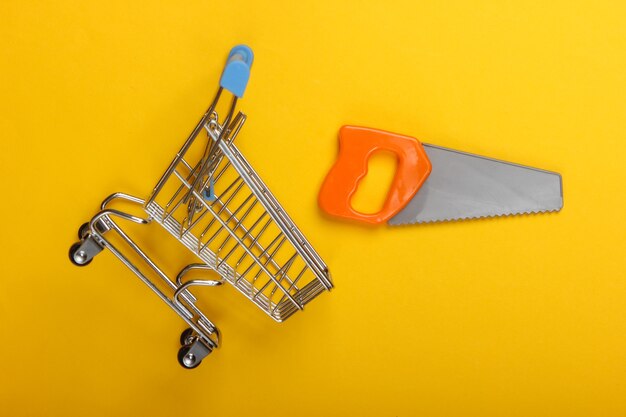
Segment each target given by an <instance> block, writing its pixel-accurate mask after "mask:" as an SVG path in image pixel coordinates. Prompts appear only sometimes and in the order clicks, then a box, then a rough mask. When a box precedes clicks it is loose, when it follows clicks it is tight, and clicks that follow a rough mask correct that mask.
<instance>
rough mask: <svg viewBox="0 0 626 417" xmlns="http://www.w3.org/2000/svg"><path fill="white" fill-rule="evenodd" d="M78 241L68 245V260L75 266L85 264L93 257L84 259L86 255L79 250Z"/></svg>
mask: <svg viewBox="0 0 626 417" xmlns="http://www.w3.org/2000/svg"><path fill="white" fill-rule="evenodd" d="M78 249H80V243H74V244H73V245H72V246H71V247H70V254H69V255H70V261H72V263H73V264H74V265H76V266H87V265H89V264H90V263H91V261H93V259H89V260H86V259H87V257H86V255H85V254H84V253H83V252H79V251H78Z"/></svg>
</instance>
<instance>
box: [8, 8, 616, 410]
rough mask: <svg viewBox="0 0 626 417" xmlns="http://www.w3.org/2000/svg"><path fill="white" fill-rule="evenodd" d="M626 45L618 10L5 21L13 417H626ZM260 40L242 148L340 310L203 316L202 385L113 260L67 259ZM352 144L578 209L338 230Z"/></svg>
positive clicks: (148, 298)
mask: <svg viewBox="0 0 626 417" xmlns="http://www.w3.org/2000/svg"><path fill="white" fill-rule="evenodd" d="M175 3H177V4H175ZM625 20H626V6H624V3H623V2H621V1H609V0H596V1H572V0H568V1H564V0H558V1H491V0H477V1H447V2H434V1H419V2H416V1H387V2H384V1H382V2H381V1H372V2H359V1H282V2H261V1H257V2H253V1H239V0H235V1H216V2H209V1H202V2H199V1H186V2H152V3H148V2H141V3H140V2H129V1H103V2H95V1H87V2H79V1H74V2H72V1H57V2H44V1H41V2H35V1H17V0H4V1H2V2H1V3H0V138H1V139H0V151H1V154H0V175H1V180H0V181H1V182H0V193H1V196H2V199H3V201H2V203H1V204H0V207H1V208H0V219H1V221H2V226H1V227H0V237H1V242H2V255H1V262H0V265H1V266H0V268H1V271H2V276H1V278H0V332H1V335H2V339H1V343H0V361H1V362H0V384H1V386H0V415H3V416H5V415H6V416H15V417H17V416H74V415H75V416H85V415H90V416H111V415H150V416H173V415H182V414H183V413H185V414H187V413H193V414H195V415H215V416H244V415H261V416H286V415H302V416H309V415H310V416H333V415H342V416H347V415H355V416H364V415H372V416H417V415H420V416H431V417H434V416H507V417H508V416H551V417H553V416H568V417H572V416H624V415H626V260H625V253H626V244H625V236H626V221H625V220H624V215H625V214H626V213H625V210H624V206H625V203H626V197H625V193H624V191H625V185H624V184H625V181H626V164H624V155H626V138H625V132H626V75H625V74H626V71H625V69H626V26H625V25H624V21H625ZM240 42H245V43H248V44H249V45H250V46H251V47H252V48H253V49H254V51H255V53H256V60H255V62H254V66H253V72H252V78H251V81H250V85H249V88H248V90H247V92H246V97H245V99H244V100H243V101H242V102H241V109H242V110H243V111H244V112H246V113H247V114H248V115H249V121H248V123H247V124H246V126H245V127H244V130H243V131H242V134H241V135H240V137H239V138H238V142H239V146H240V149H241V150H242V152H243V153H244V154H245V155H246V156H247V158H248V159H249V160H250V162H251V163H252V164H253V166H254V167H255V168H256V170H257V171H258V172H259V173H260V175H261V176H262V177H263V178H264V180H265V181H266V183H267V184H268V185H269V186H270V188H271V189H272V190H273V192H274V193H275V195H276V196H277V197H278V198H279V200H280V201H281V203H283V205H284V206H285V207H286V208H287V210H288V212H289V213H290V214H291V215H292V217H293V218H294V219H295V221H296V223H297V224H298V225H299V226H300V227H301V229H302V230H303V231H304V233H305V234H306V235H307V236H308V237H309V238H310V240H311V242H312V243H313V244H314V246H315V247H316V248H317V249H318V251H319V252H320V254H321V255H322V257H323V258H324V259H325V261H326V262H327V263H328V264H329V266H330V269H331V272H332V273H333V277H334V280H335V284H336V289H335V290H334V291H333V292H332V293H330V294H323V295H322V296H320V297H319V298H318V299H316V300H315V301H314V302H312V303H311V304H310V305H309V306H308V307H307V308H306V310H305V312H303V313H298V314H297V315H296V316H294V317H293V318H291V319H290V320H288V321H287V322H285V323H283V324H280V325H279V324H275V323H274V322H273V321H271V320H270V319H269V318H268V317H266V316H265V315H264V314H263V313H261V312H260V311H257V310H256V308H255V307H254V306H253V305H252V304H251V303H249V302H248V301H247V300H245V299H244V297H242V296H240V294H238V293H236V291H235V290H234V289H232V288H230V287H228V288H221V289H211V290H209V291H207V292H206V295H207V297H206V299H207V301H206V303H205V304H204V305H205V307H206V309H207V312H208V315H209V317H211V318H212V319H214V320H215V321H216V323H217V324H218V325H219V327H220V328H221V330H222V332H223V333H224V343H223V347H222V348H221V349H219V350H218V351H216V352H215V353H214V354H213V355H212V356H211V357H209V358H207V359H206V360H205V361H204V363H203V364H202V365H201V366H200V367H199V368H198V369H196V370H195V371H191V372H189V371H185V370H183V369H182V368H181V367H180V366H179V365H178V363H177V362H176V360H175V353H176V350H177V348H178V341H177V339H178V335H179V332H180V331H181V330H182V329H183V328H184V326H183V322H182V321H181V320H180V319H179V318H178V317H177V316H176V315H175V314H173V313H172V312H171V311H169V310H168V309H167V308H166V307H165V305H164V304H163V303H162V302H161V301H160V300H159V299H158V298H157V297H156V296H154V295H153V294H152V293H151V292H150V291H149V290H148V289H147V288H146V287H145V286H144V285H143V284H142V283H141V282H140V281H139V280H138V279H137V278H136V277H135V276H134V275H132V273H131V272H130V271H128V270H127V269H126V268H125V267H124V266H123V265H122V264H121V263H120V262H119V261H118V260H117V259H116V258H114V257H113V256H112V254H111V253H108V252H105V253H103V254H101V255H99V256H98V257H97V258H96V259H95V260H94V262H93V263H92V264H91V265H90V266H88V267H87V268H84V269H81V268H76V267H74V266H72V265H71V264H70V262H69V261H68V259H67V250H68V247H69V246H70V244H71V243H73V241H74V240H75V238H76V237H75V233H76V229H77V227H78V226H79V225H80V224H81V223H82V222H83V221H86V220H87V219H89V218H90V216H91V215H93V214H94V213H95V210H96V208H97V206H98V204H99V202H100V200H101V199H102V198H103V197H105V196H106V195H107V194H109V193H111V192H114V191H126V192H129V193H134V194H138V195H140V196H146V195H147V193H148V192H149V191H150V190H151V189H152V187H153V185H154V183H155V182H156V180H157V179H158V177H159V175H160V174H161V173H162V172H163V170H164V169H165V168H166V166H167V164H168V163H169V161H170V160H171V158H172V157H173V156H174V154H175V152H176V151H177V149H178V147H179V146H180V144H181V143H182V141H183V140H184V138H185V137H186V134H187V133H188V132H189V131H190V130H191V128H192V127H193V126H194V124H195V123H196V121H197V120H198V118H199V117H200V115H201V114H202V112H203V111H204V110H205V108H206V107H207V105H208V103H209V100H210V99H211V98H212V95H213V93H214V91H215V86H216V83H217V80H218V77H219V74H220V71H221V68H222V65H223V63H224V60H225V56H226V54H227V52H228V50H229V49H230V47H231V46H232V45H234V44H236V43H240ZM348 123H349V124H359V125H366V126H371V127H377V128H381V129H386V130H391V131H395V132H400V133H405V134H409V135H413V136H416V137H417V138H420V139H421V140H423V141H425V142H431V143H437V144H440V145H443V146H447V147H452V148H457V149H463V150H466V151H470V152H475V153H479V154H484V155H488V156H493V157H496V158H500V159H505V160H510V161H514V162H518V163H523V164H527V165H531V166H536V167H540V168H544V169H550V170H554V171H558V172H560V173H561V174H562V175H563V180H564V192H565V208H564V209H563V211H562V212H560V213H558V214H548V215H536V216H519V217H514V218H498V219H492V220H480V221H471V222H457V223H446V224H436V225H426V226H421V227H405V228H390V227H385V226H382V227H377V228H368V227H363V226H359V225H355V224H347V223H342V222H339V221H334V220H332V219H329V218H326V217H324V216H323V215H321V213H320V212H319V210H318V208H317V206H316V196H317V192H318V189H319V185H320V183H321V181H322V179H323V177H324V175H325V173H326V171H327V170H328V168H329V167H330V166H331V164H332V161H333V159H334V157H335V154H336V147H337V139H336V135H337V131H338V129H339V127H340V126H341V125H342V124H348ZM155 227H156V226H155ZM166 244H169V243H166ZM172 247H173V248H176V247H177V246H175V244H174V246H172ZM172 257H173V256H172Z"/></svg>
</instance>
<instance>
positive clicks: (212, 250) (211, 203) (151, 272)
mask: <svg viewBox="0 0 626 417" xmlns="http://www.w3.org/2000/svg"><path fill="white" fill-rule="evenodd" d="M252 59H253V54H252V51H251V50H250V48H248V47H246V46H243V45H242V46H237V47H235V48H233V49H232V50H231V52H230V54H229V57H228V61H227V64H226V66H225V68H224V71H223V73H222V77H221V79H220V87H219V89H218V90H217V93H216V95H215V98H214V99H213V102H212V103H211V105H210V107H209V109H208V110H207V112H206V113H205V115H204V116H203V117H202V119H201V120H200V122H199V123H198V125H197V126H196V128H195V129H194V130H193V132H192V133H191V135H190V136H189V138H188V139H187V140H186V141H185V143H184V145H183V147H182V148H181V149H180V151H179V152H178V154H177V155H176V157H175V158H174V160H173V161H172V163H171V164H170V166H169V167H168V169H167V171H165V174H164V175H163V176H162V177H161V179H160V180H159V182H158V183H157V185H156V187H155V188H154V190H153V191H152V194H151V195H150V196H149V197H148V199H147V200H143V199H141V198H137V197H133V196H130V195H127V194H123V193H116V194H113V195H111V196H109V197H107V198H106V199H105V200H104V201H103V202H102V205H101V210H100V211H99V212H98V213H97V214H96V215H95V216H94V217H93V218H92V219H91V221H90V222H88V223H85V224H84V225H83V226H81V228H80V229H79V238H80V241H79V242H78V243H75V244H74V245H73V246H72V247H71V248H70V252H69V255H70V260H71V261H72V262H73V263H74V264H76V265H79V266H85V265H87V264H89V263H90V262H91V260H92V259H93V257H94V256H95V255H97V254H98V253H99V252H100V251H102V250H103V249H105V248H106V249H109V250H110V251H111V252H113V254H114V255H115V256H117V257H118V258H119V259H120V260H121V261H122V262H123V263H124V264H125V265H126V266H127V267H128V268H129V269H130V270H131V271H133V272H134V273H135V274H136V275H137V276H138V277H139V278H140V279H141V280H142V281H143V282H144V283H145V284H146V285H147V286H148V287H150V289H152V290H153V291H154V292H155V293H156V294H157V295H158V296H159V297H160V298H161V299H162V300H163V301H165V303H166V304H167V305H169V306H170V307H171V308H172V309H173V310H174V311H175V312H176V313H178V314H179V315H180V316H181V317H182V318H183V320H185V322H186V323H187V325H188V328H187V329H186V330H185V331H183V333H182V334H181V337H180V342H181V348H180V350H179V352H178V361H179V362H180V364H181V365H182V366H183V367H185V368H195V367H196V366H198V365H199V364H200V362H201V361H202V359H204V358H205V357H206V356H207V355H208V354H209V353H211V351H212V350H213V349H215V348H217V347H218V346H219V344H220V333H219V331H218V329H217V327H216V326H215V325H214V324H213V323H212V322H211V321H210V320H209V319H208V318H207V317H206V315H205V314H204V313H203V312H202V310H201V309H200V307H199V306H198V303H197V301H198V300H197V294H195V295H194V293H193V292H192V289H194V287H198V286H218V285H221V284H222V283H223V282H228V283H230V284H231V285H233V286H234V287H235V288H236V289H237V290H239V291H240V292H241V293H242V294H243V295H245V296H246V297H247V298H248V299H250V300H251V301H252V302H254V303H255V304H256V305H257V306H258V307H259V308H260V309H261V310H263V311H265V312H266V313H267V314H268V315H269V316H270V317H272V318H273V319H274V320H276V321H278V322H281V321H283V320H285V319H287V318H288V317H289V316H291V315H292V314H293V313H295V312H296V311H298V310H302V308H303V307H304V305H305V304H307V303H308V302H309V301H311V300H312V299H313V298H315V297H316V296H317V295H318V294H320V293H322V292H323V291H325V290H330V289H331V288H332V286H333V284H332V281H331V278H330V274H329V272H328V268H327V267H326V264H325V263H324V261H322V259H321V258H320V256H319V255H318V254H317V252H316V251H315V250H314V249H313V247H312V246H311V244H310V243H309V242H308V241H307V240H306V238H305V237H304V235H303V234H302V233H301V232H300V230H299V229H298V228H297V227H296V225H295V224H294V223H293V221H292V220H291V218H290V217H289V216H288V215H287V213H286V212H285V210H284V209H283V208H282V207H281V206H280V204H279V203H278V201H277V200H276V198H274V196H273V195H272V193H271V192H270V191H269V189H268V188H267V186H266V185H265V184H264V183H263V181H262V180H261V178H260V177H259V176H258V175H257V174H256V172H255V171H254V169H252V167H251V166H250V164H249V163H248V161H246V159H245V158H244V157H243V155H242V154H241V153H240V152H239V150H238V149H237V147H236V146H235V144H234V143H233V142H234V140H235V138H236V137H237V135H238V134H239V132H240V131H241V127H242V126H243V124H244V122H245V120H246V116H245V115H244V114H243V113H241V112H238V113H237V114H236V115H235V116H234V117H233V115H234V114H235V108H236V104H237V99H238V98H241V97H242V96H243V93H244V90H245V87H246V85H247V82H248V78H249V75H250V67H251V65H252ZM224 90H227V91H229V92H230V93H232V100H231V101H230V104H229V105H228V106H227V110H226V112H225V114H226V116H225V117H223V118H222V117H220V116H219V115H218V113H217V110H218V108H221V106H223V105H224V104H223V103H224V102H226V103H227V102H228V100H224V99H222V100H220V98H221V97H222V95H223V94H222V93H223V92H224ZM114 201H125V202H126V203H131V204H134V205H137V206H138V207H141V208H142V209H143V211H139V210H138V211H139V212H141V214H139V215H138V214H130V213H128V212H126V211H121V210H119V209H115V208H112V203H113V202H114ZM128 222H134V223H139V224H150V223H158V224H160V225H161V226H162V227H163V228H165V230H167V231H168V232H169V233H170V234H171V235H172V236H174V237H175V238H176V239H177V240H178V241H179V242H181V243H182V244H183V245H184V246H185V247H187V249H189V250H190V251H191V252H193V254H195V256H196V258H197V262H195V263H191V264H187V265H186V266H185V267H184V268H182V269H181V270H180V272H179V273H178V274H177V275H176V276H175V277H174V278H172V277H171V276H168V274H167V273H166V272H165V269H164V268H163V267H162V266H159V264H158V263H157V261H156V260H155V259H153V258H152V257H149V256H148V255H147V254H146V252H145V251H144V250H142V249H141V248H140V246H139V245H138V244H137V243H136V242H135V241H134V240H133V239H131V238H130V237H129V235H128V233H127V231H124V230H123V228H122V226H123V225H127V226H128V225H129V223H128ZM126 229H128V228H126ZM114 241H115V242H116V243H114ZM119 242H121V243H119ZM197 270H201V271H202V270H204V271H207V270H209V271H214V272H216V273H217V275H216V274H215V273H214V274H213V276H216V277H218V278H217V279H190V278H189V275H191V274H190V272H192V271H197ZM170 275H171V274H170Z"/></svg>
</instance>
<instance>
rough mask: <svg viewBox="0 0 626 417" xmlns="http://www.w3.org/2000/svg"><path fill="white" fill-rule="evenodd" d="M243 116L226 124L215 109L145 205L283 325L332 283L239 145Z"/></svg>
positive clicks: (147, 209)
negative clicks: (237, 144)
mask: <svg viewBox="0 0 626 417" xmlns="http://www.w3.org/2000/svg"><path fill="white" fill-rule="evenodd" d="M245 119H246V116H245V115H244V114H243V113H241V112H239V113H238V114H237V116H236V117H235V118H234V119H233V120H232V121H230V117H227V118H225V121H224V124H220V123H219V121H218V115H217V112H216V111H215V110H212V111H211V114H210V117H209V118H208V120H207V122H206V123H204V124H203V129H202V132H199V133H198V134H197V135H196V136H195V137H194V136H192V137H190V138H189V140H188V141H187V143H185V145H184V146H183V148H182V149H181V151H180V152H179V153H178V154H177V156H176V158H175V159H174V161H173V162H172V164H171V165H170V168H169V169H168V171H167V172H166V173H165V175H164V176H163V177H162V179H161V181H159V184H158V185H157V187H155V191H154V192H153V194H152V196H151V197H150V198H149V199H148V201H147V203H146V206H145V209H146V211H147V212H148V213H149V214H150V216H151V217H152V218H153V220H154V221H156V222H158V223H159V224H161V225H162V226H163V227H164V228H165V229H166V230H167V231H168V232H170V233H171V234H172V235H173V236H174V237H176V238H177V239H178V240H179V241H180V242H182V243H183V244H184V245H185V246H186V247H187V248H188V249H189V250H190V251H192V252H193V253H194V254H195V255H197V256H198V257H199V258H200V259H201V260H202V261H203V262H204V263H205V264H206V265H207V266H209V267H211V268H212V269H214V270H215V271H216V272H217V273H218V274H219V275H220V276H222V277H223V278H224V279H225V280H226V281H228V282H229V283H231V284H232V285H233V286H234V287H235V288H237V289H238V290H239V291H240V292H241V293H242V294H244V295H245V296H246V297H247V298H248V299H250V300H251V301H253V302H254V303H255V304H256V305H257V306H258V307H260V308H261V309H262V310H263V311H265V312H266V313H267V314H268V315H270V317H272V318H273V319H274V320H276V321H279V322H280V321H283V320H285V319H286V318H288V317H289V316H291V315H292V314H293V313H295V312H296V311H298V310H301V309H302V308H303V307H304V305H305V304H306V303H307V302H309V301H310V300H311V299H313V298H314V297H315V296H316V295H318V294H319V293H321V292H323V291H325V290H329V289H330V288H332V282H331V279H330V274H329V272H328V268H327V267H326V265H325V264H324V262H323V261H322V260H321V258H320V257H319V255H318V254H317V253H316V252H315V250H314V249H313V248H312V246H311V245H310V244H309V242H308V241H307V240H306V239H305V237H304V236H303V234H302V233H301V232H300V230H299V229H298V228H297V227H296V225H295V224H294V223H293V221H292V220H291V218H290V217H289V216H288V215H287V213H286V212H285V210H284V209H283V208H282V207H281V206H280V204H279V203H278V201H277V200H276V198H274V196H273V195H272V193H271V192H270V191H269V189H268V188H267V186H266V185H265V184H264V183H263V181H262V180H261V178H260V177H259V176H258V175H257V174H256V172H255V171H254V169H253V168H252V167H251V165H250V164H249V163H248V162H247V161H246V159H245V158H244V157H243V155H242V154H241V153H240V152H239V150H238V149H237V147H236V146H235V144H234V143H233V141H234V139H235V137H236V136H237V134H238V133H239V131H240V129H241V127H242V125H243V123H244V122H245ZM229 122H230V123H229ZM224 129H226V130H225V131H224Z"/></svg>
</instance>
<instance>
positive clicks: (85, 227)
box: [78, 222, 89, 240]
mask: <svg viewBox="0 0 626 417" xmlns="http://www.w3.org/2000/svg"><path fill="white" fill-rule="evenodd" d="M88 233H89V223H88V222H85V223H83V224H81V225H80V227H79V228H78V238H79V239H80V240H83V239H84V238H85V236H87V234H88Z"/></svg>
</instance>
